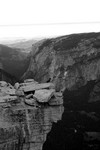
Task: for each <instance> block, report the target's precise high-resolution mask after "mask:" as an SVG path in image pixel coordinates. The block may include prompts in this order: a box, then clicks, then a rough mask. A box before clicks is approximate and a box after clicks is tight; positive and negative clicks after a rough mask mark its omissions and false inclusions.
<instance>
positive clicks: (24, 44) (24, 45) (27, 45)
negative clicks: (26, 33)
mask: <svg viewBox="0 0 100 150" xmlns="http://www.w3.org/2000/svg"><path fill="white" fill-rule="evenodd" d="M37 41H38V40H34V39H30V40H26V39H23V40H19V41H17V42H16V41H15V42H14V43H11V44H6V45H7V46H9V47H12V48H20V49H21V50H22V51H23V52H26V53H29V52H30V51H31V50H32V49H31V48H32V45H33V44H35V43H36V42H37Z"/></svg>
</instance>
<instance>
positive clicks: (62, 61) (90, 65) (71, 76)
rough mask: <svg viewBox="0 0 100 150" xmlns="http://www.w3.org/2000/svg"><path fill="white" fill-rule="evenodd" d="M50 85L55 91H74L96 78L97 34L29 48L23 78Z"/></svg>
mask: <svg viewBox="0 0 100 150" xmlns="http://www.w3.org/2000/svg"><path fill="white" fill-rule="evenodd" d="M26 78H34V79H35V80H36V81H40V82H48V81H50V82H53V83H54V84H55V86H56V90H57V91H60V90H63V91H64V90H65V89H66V88H67V89H68V90H73V89H77V88H79V87H81V86H83V85H86V83H87V82H88V81H91V80H99V78H100V33H84V34H74V35H68V36H63V37H58V38H54V39H47V40H42V41H40V42H38V43H36V44H35V45H33V50H32V52H31V53H30V65H29V67H28V69H27V71H26V72H25V73H24V75H23V79H26Z"/></svg>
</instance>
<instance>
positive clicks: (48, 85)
mask: <svg viewBox="0 0 100 150" xmlns="http://www.w3.org/2000/svg"><path fill="white" fill-rule="evenodd" d="M46 88H49V89H51V88H54V84H53V83H41V84H37V83H35V84H34V83H33V84H29V85H27V86H22V87H20V89H21V90H23V91H24V92H29V91H35V90H39V89H46Z"/></svg>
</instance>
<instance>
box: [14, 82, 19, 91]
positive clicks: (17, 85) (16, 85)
mask: <svg viewBox="0 0 100 150" xmlns="http://www.w3.org/2000/svg"><path fill="white" fill-rule="evenodd" d="M14 88H15V89H16V90H17V89H18V88H19V83H18V82H17V83H15V85H14Z"/></svg>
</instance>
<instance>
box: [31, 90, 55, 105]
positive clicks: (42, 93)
mask: <svg viewBox="0 0 100 150" xmlns="http://www.w3.org/2000/svg"><path fill="white" fill-rule="evenodd" d="M54 92H55V90H54V89H50V90H47V89H41V90H36V91H35V94H34V97H36V98H37V101H38V102H41V103H45V102H48V101H49V100H50V99H51V97H52V96H53V95H54Z"/></svg>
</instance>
